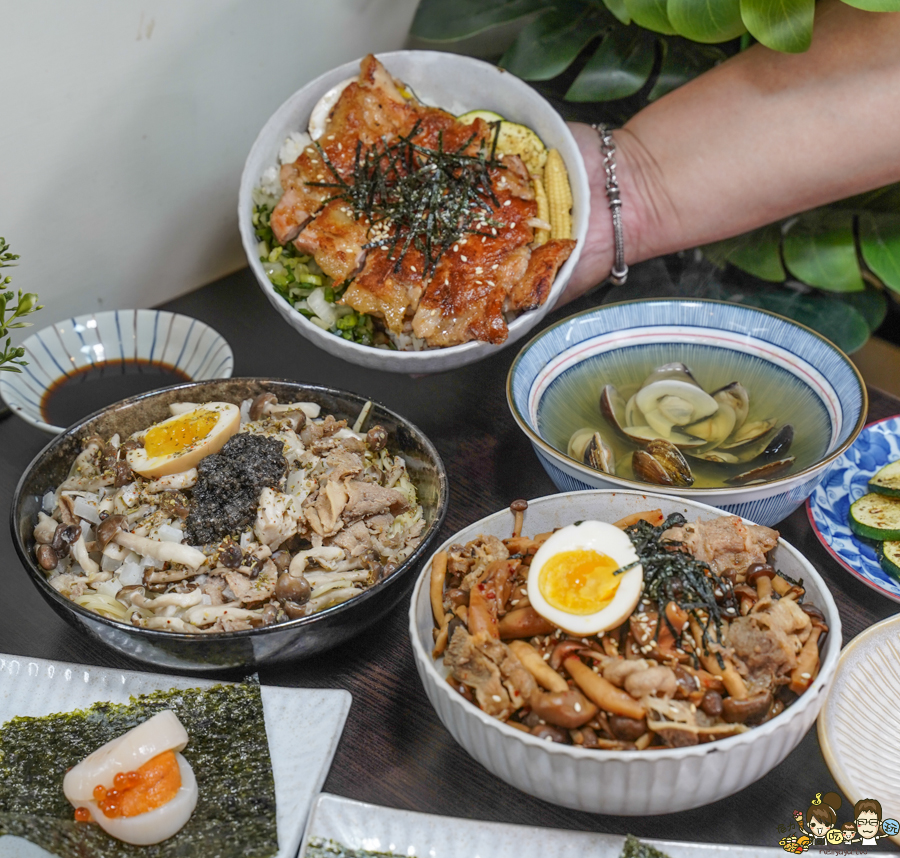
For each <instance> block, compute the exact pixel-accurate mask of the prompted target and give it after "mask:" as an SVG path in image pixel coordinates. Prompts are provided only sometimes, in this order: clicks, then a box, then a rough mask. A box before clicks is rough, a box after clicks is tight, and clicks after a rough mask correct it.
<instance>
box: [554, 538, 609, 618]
mask: <svg viewBox="0 0 900 858" xmlns="http://www.w3.org/2000/svg"><path fill="white" fill-rule="evenodd" d="M618 568H619V564H618V563H616V561H615V560H613V559H612V557H608V556H607V555H606V554H600V552H598V551H593V550H585V549H583V548H580V549H577V550H575V551H561V552H560V553H559V554H554V555H553V556H552V557H551V558H549V559H548V560H547V562H546V563H545V564H544V565H543V567H542V568H541V572H540V575H539V577H538V587H539V589H540V591H541V594H542V595H543V597H544V598H545V599H546V600H547V602H548V604H550V605H552V606H553V607H554V608H558V609H559V610H560V611H565V612H566V613H567V614H576V615H584V614H593V613H595V612H596V611H599V610H600V609H602V608H605V607H606V606H607V605H608V604H609V603H610V602H612V600H613V596H615V594H616V590H617V589H618V587H619V577H618V576H617V575H615V574H614V573H615V571H616V570H617V569H618Z"/></svg>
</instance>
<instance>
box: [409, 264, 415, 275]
mask: <svg viewBox="0 0 900 858" xmlns="http://www.w3.org/2000/svg"><path fill="white" fill-rule="evenodd" d="M409 270H410V271H412V273H413V274H415V273H416V266H415V265H410V266H409Z"/></svg>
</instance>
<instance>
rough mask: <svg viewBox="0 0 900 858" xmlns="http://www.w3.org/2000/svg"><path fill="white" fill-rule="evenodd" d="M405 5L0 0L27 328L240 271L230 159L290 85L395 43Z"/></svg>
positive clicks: (3, 139) (0, 217)
mask: <svg viewBox="0 0 900 858" xmlns="http://www.w3.org/2000/svg"><path fill="white" fill-rule="evenodd" d="M415 7H416V0H56V1H55V2H53V0H0V21H2V25H0V54H2V65H0V69H2V70H0V235H3V236H5V237H6V238H7V239H8V240H9V241H10V242H11V244H12V248H11V249H12V250H13V251H14V252H16V253H19V254H20V255H21V257H22V258H21V260H20V262H19V267H18V268H17V269H14V270H13V284H12V285H13V286H14V287H17V288H20V289H23V290H27V291H33V292H37V293H38V294H39V295H40V298H41V301H42V303H43V304H44V305H45V308H46V309H45V310H44V311H43V312H41V313H40V314H39V315H38V316H37V317H36V318H35V322H36V323H37V324H38V326H40V325H42V324H48V323H50V322H51V321H55V320H57V319H62V318H65V317H68V316H71V315H74V314H77V313H86V312H93V311H96V310H101V309H115V308H121V307H147V306H151V305H153V304H157V303H159V302H161V301H165V300H167V299H169V298H172V297H175V296H176V295H180V294H183V293H184V292H187V291H189V290H191V289H193V288H195V287H197V286H200V285H202V284H204V283H208V282H210V281H211V280H214V279H215V278H217V277H220V276H222V275H224V274H226V273H228V272H230V271H233V270H235V269H236V268H239V267H241V266H242V265H244V264H245V262H244V257H243V253H242V251H241V248H240V243H239V239H238V233H237V219H236V206H237V189H238V181H239V179H240V173H241V167H242V165H243V162H244V158H245V157H246V155H247V152H248V151H249V149H250V145H251V144H252V142H253V140H254V138H255V137H256V134H257V132H258V131H259V129H260V128H261V127H262V125H263V123H264V122H265V120H266V119H267V118H268V117H269V115H270V114H271V113H272V112H273V111H274V110H275V108H276V107H277V106H278V105H279V104H281V102H282V101H284V99H285V98H287V97H288V96H289V95H290V94H291V93H292V92H294V91H295V90H296V89H298V88H299V87H300V86H302V85H303V84H304V83H305V82H306V81H308V80H310V79H311V78H313V77H316V76H317V75H319V74H321V73H322V72H324V71H327V70H328V69H329V68H331V67H333V66H336V65H339V64H341V63H344V62H346V61H348V60H351V59H353V58H355V57H358V56H361V55H363V54H365V53H367V52H369V51H372V52H377V51H384V50H392V49H395V48H398V47H401V46H402V45H403V42H404V40H405V38H406V33H407V30H408V29H409V24H410V21H411V20H412V16H413V13H414V11H415Z"/></svg>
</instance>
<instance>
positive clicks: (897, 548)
mask: <svg viewBox="0 0 900 858" xmlns="http://www.w3.org/2000/svg"><path fill="white" fill-rule="evenodd" d="M881 568H882V569H884V571H885V572H887V573H888V575H891V576H892V577H894V578H897V579H900V542H885V543H884V554H883V555H882V556H881Z"/></svg>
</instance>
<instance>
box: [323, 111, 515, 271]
mask: <svg viewBox="0 0 900 858" xmlns="http://www.w3.org/2000/svg"><path fill="white" fill-rule="evenodd" d="M419 127H420V122H417V123H416V124H415V125H414V126H413V128H412V130H411V131H410V132H409V134H407V135H406V136H405V137H404V136H400V137H398V138H397V139H396V140H395V141H393V142H391V143H385V142H381V141H377V142H375V143H374V144H372V145H371V146H364V145H363V143H362V141H357V144H356V154H355V157H354V162H353V170H352V171H351V172H350V173H349V174H348V176H347V177H346V178H345V177H343V176H341V174H340V173H339V172H338V171H337V169H336V168H335V166H334V164H332V163H331V160H330V159H329V157H328V156H327V155H326V154H325V150H324V149H323V148H322V147H321V145H320V144H319V142H318V141H314V145H315V146H316V148H317V149H318V150H319V155H320V156H321V158H322V160H323V161H324V162H325V166H326V167H327V168H328V171H329V172H330V173H331V178H332V179H333V181H322V182H307V184H308V185H309V186H310V187H321V188H328V189H329V190H332V191H333V192H334V195H333V196H331V197H329V198H328V199H327V200H325V201H324V202H323V205H325V203H327V202H330V201H331V200H344V201H345V202H347V203H349V205H350V206H351V207H352V208H353V216H354V217H355V218H356V219H357V220H358V219H359V218H361V217H366V218H368V219H369V221H370V222H371V223H372V225H373V226H377V225H378V224H382V225H383V226H384V228H385V234H384V235H383V236H382V237H379V238H376V239H374V240H373V241H371V242H369V243H368V244H366V245H365V247H366V248H367V249H368V248H372V247H384V246H387V245H389V246H390V248H389V256H388V258H389V259H390V260H391V261H393V262H394V271H395V272H396V271H399V270H400V266H401V264H402V262H403V258H404V256H405V255H406V252H407V251H408V250H409V248H410V247H414V248H415V249H416V250H418V251H420V252H421V253H422V255H423V256H424V257H425V276H426V277H428V276H430V275H431V274H433V273H434V270H435V268H437V265H438V262H440V260H441V257H442V256H443V255H444V253H446V252H447V250H448V249H449V248H450V247H452V246H453V244H454V243H455V242H457V241H459V240H460V239H461V238H462V237H463V236H465V235H467V234H472V235H491V233H490V231H489V228H492V227H497V226H500V225H501V224H500V223H499V222H497V221H495V220H493V219H492V209H493V208H498V207H499V206H500V201H499V200H498V199H497V195H496V194H495V193H494V189H493V187H492V186H491V176H490V173H489V171H490V170H505V169H506V166H505V165H504V164H503V162H502V161H500V160H499V159H498V158H496V157H495V152H496V148H497V137H498V135H499V133H500V123H499V122H497V123H493V133H492V136H491V140H490V145H488V141H487V140H486V139H484V138H482V139H479V140H478V151H477V154H474V155H467V154H465V153H466V150H467V149H468V148H469V146H471V145H472V143H473V142H475V140H476V137H477V135H478V132H477V130H473V132H472V134H471V135H470V136H469V138H468V139H467V140H466V141H465V142H463V143H462V144H461V145H460V146H458V147H457V148H456V149H445V148H444V141H443V134H442V133H441V134H439V135H438V145H437V148H436V149H431V148H429V147H427V146H422V145H420V144H419V143H416V142H414V138H415V136H416V135H417V134H418V132H419Z"/></svg>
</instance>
